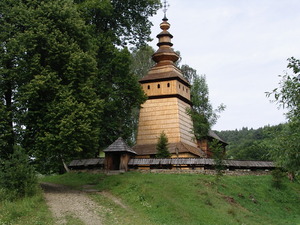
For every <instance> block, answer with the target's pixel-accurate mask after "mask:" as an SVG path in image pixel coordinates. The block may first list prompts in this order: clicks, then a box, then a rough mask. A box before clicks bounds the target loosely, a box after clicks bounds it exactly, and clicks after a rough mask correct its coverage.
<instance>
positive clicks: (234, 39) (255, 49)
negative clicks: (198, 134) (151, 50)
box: [150, 0, 300, 130]
mask: <svg viewBox="0 0 300 225" xmlns="http://www.w3.org/2000/svg"><path fill="white" fill-rule="evenodd" d="M169 4H170V7H169V9H168V11H167V17H168V19H169V21H168V22H169V23H170V24H171V28H170V29H169V32H170V33H171V34H172V35H173V36H174V38H173V39H172V42H173V44H174V46H173V47H174V49H175V50H178V51H180V53H181V56H182V63H183V64H188V65H189V66H191V67H193V68H194V69H196V70H197V72H198V74H205V75H206V79H207V84H208V87H209V92H210V98H211V102H212V104H213V106H214V107H215V108H216V107H217V106H218V105H219V104H220V103H224V104H225V105H226V107H227V108H226V110H225V111H224V112H223V113H222V114H221V117H220V119H219V120H218V122H217V124H216V125H215V126H214V127H213V129H215V130H233V129H240V128H242V127H248V128H255V129H256V128H259V127H263V126H265V125H276V124H279V123H282V122H285V121H286V119H285V116H284V115H283V113H284V111H283V110H278V109H277V105H276V104H275V103H270V101H269V100H270V99H268V98H267V97H266V95H265V92H267V91H271V90H273V89H274V88H276V87H277V86H278V82H279V80H280V78H279V77H278V75H280V74H284V73H285V72H289V71H287V69H286V67H287V63H288V62H287V58H289V57H291V56H294V57H296V58H300V51H299V50H300V13H299V12H300V0H251V1H248V0H186V1H183V0H169ZM162 18H163V12H162V10H160V11H159V12H158V14H157V15H156V16H155V17H153V18H152V21H153V24H154V27H153V29H152V38H153V39H154V41H153V42H152V43H151V44H150V45H152V46H153V47H155V49H157V47H156V43H157V38H156V35H157V34H158V33H159V32H160V31H161V30H160V29H159V24H160V22H161V19H162Z"/></svg>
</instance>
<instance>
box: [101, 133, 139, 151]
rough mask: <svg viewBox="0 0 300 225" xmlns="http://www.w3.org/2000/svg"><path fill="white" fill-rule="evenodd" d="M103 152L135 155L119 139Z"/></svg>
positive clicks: (121, 139)
mask: <svg viewBox="0 0 300 225" xmlns="http://www.w3.org/2000/svg"><path fill="white" fill-rule="evenodd" d="M103 152H130V153H132V154H135V155H136V152H135V151H134V150H133V149H132V148H130V147H129V146H128V145H127V144H126V143H125V141H124V140H123V138H121V137H119V138H118V139H117V140H116V141H115V142H114V143H112V144H111V145H110V146H108V147H107V148H106V149H105V150H103Z"/></svg>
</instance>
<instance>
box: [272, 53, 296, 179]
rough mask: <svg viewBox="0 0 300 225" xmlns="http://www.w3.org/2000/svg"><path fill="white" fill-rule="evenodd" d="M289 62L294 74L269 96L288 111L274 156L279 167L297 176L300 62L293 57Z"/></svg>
mask: <svg viewBox="0 0 300 225" xmlns="http://www.w3.org/2000/svg"><path fill="white" fill-rule="evenodd" d="M288 61H289V64H288V68H290V69H292V71H293V74H292V75H289V74H285V75H284V76H282V80H281V81H280V83H279V87H278V88H276V89H274V90H273V91H272V92H268V93H267V96H268V97H270V96H274V98H275V102H277V103H278V104H279V106H281V107H285V108H287V109H288V113H287V114H286V116H287V119H288V121H289V123H288V126H287V127H286V129H284V130H283V132H282V135H280V136H279V137H278V138H277V141H278V147H277V148H275V149H274V151H272V156H273V158H274V160H275V161H276V162H277V163H278V165H279V166H281V167H283V168H284V169H286V170H288V171H289V172H290V173H291V174H295V173H299V171H300V143H299V139H300V80H299V77H300V60H298V59H295V58H293V57H292V58H289V59H288Z"/></svg>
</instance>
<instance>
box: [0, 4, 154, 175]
mask: <svg viewBox="0 0 300 225" xmlns="http://www.w3.org/2000/svg"><path fill="white" fill-rule="evenodd" d="M158 7H159V1H156V0H142V1H136V0H129V1H121V0H114V1H97V0H77V1H75V3H74V2H73V1H72V0H60V1H58V0H50V1H46V2H45V1H44V2H38V1H33V0H31V1H22V0H7V1H1V2H0V28H1V33H0V46H1V47H0V51H1V52H0V53H1V54H0V84H1V86H0V94H1V95H0V97H1V99H0V100H1V101H0V116H1V120H0V121H1V122H0V131H1V134H0V146H1V147H3V148H1V152H0V153H1V155H0V156H1V157H4V156H5V154H6V155H7V157H8V156H9V155H10V154H12V152H13V146H14V145H16V144H21V145H22V146H23V147H24V149H25V150H26V151H27V152H28V153H29V154H30V155H31V156H32V157H33V158H34V159H35V163H37V165H38V166H39V169H40V170H41V171H43V172H49V171H53V172H56V171H58V170H59V167H61V166H60V165H61V162H63V161H68V160H70V159H72V158H77V157H93V156H95V155H96V154H97V153H98V151H99V149H100V148H103V147H105V146H106V145H108V144H110V143H111V142H112V141H113V140H114V139H115V138H116V137H118V136H123V137H125V138H126V137H127V138H129V139H130V138H131V136H132V129H131V123H132V111H133V110H134V109H135V108H136V107H137V106H139V105H140V104H141V103H142V102H143V101H144V99H145V96H144V93H143V92H142V90H141V87H140V85H139V84H138V82H137V79H136V77H135V76H134V75H133V74H132V73H131V72H130V53H129V51H128V50H127V49H126V48H125V47H124V46H125V45H126V44H128V43H131V44H135V45H140V44H143V43H144V42H145V41H147V40H148V39H149V34H150V25H151V22H150V21H149V20H148V16H151V15H153V14H154V13H155V11H156V10H157V8H158ZM2 131H3V133H2Z"/></svg>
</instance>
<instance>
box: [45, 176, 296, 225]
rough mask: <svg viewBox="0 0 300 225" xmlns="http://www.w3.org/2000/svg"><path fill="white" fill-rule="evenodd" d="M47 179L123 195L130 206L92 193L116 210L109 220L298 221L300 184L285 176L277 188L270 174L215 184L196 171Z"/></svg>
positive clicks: (191, 221)
mask: <svg viewBox="0 0 300 225" xmlns="http://www.w3.org/2000/svg"><path fill="white" fill-rule="evenodd" d="M44 180H45V181H49V182H56V183H63V184H67V185H71V186H73V187H78V188H79V187H80V186H81V185H84V184H96V187H97V188H98V189H99V190H106V191H109V192H111V193H112V194H114V195H115V196H118V197H119V198H121V199H122V200H123V202H125V203H126V204H127V205H128V206H129V207H128V209H123V208H121V207H119V206H118V205H116V204H114V203H113V202H112V201H110V200H109V199H106V198H105V197H103V196H101V195H96V194H94V195H92V197H93V198H94V199H95V200H97V201H100V202H101V204H102V205H103V204H104V205H105V206H107V207H109V208H111V209H112V211H111V212H106V213H105V215H104V217H105V221H106V223H107V224H111V223H113V224H226V225H227V224H272V225H273V224H300V204H299V203H300V184H299V183H289V182H288V181H285V188H283V189H281V190H278V189H275V188H273V187H271V185H270V184H271V177H270V176H239V177H234V176H224V177H222V178H221V180H219V181H218V182H217V183H216V180H215V177H214V176H208V175H196V174H187V175H184V174H181V175H178V174H141V173H135V172H130V173H126V174H123V175H114V176H105V175H103V174H98V175H97V174H85V173H79V174H76V173H71V174H66V175H63V176H55V177H46V178H45V179H44ZM113 212H115V213H113Z"/></svg>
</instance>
